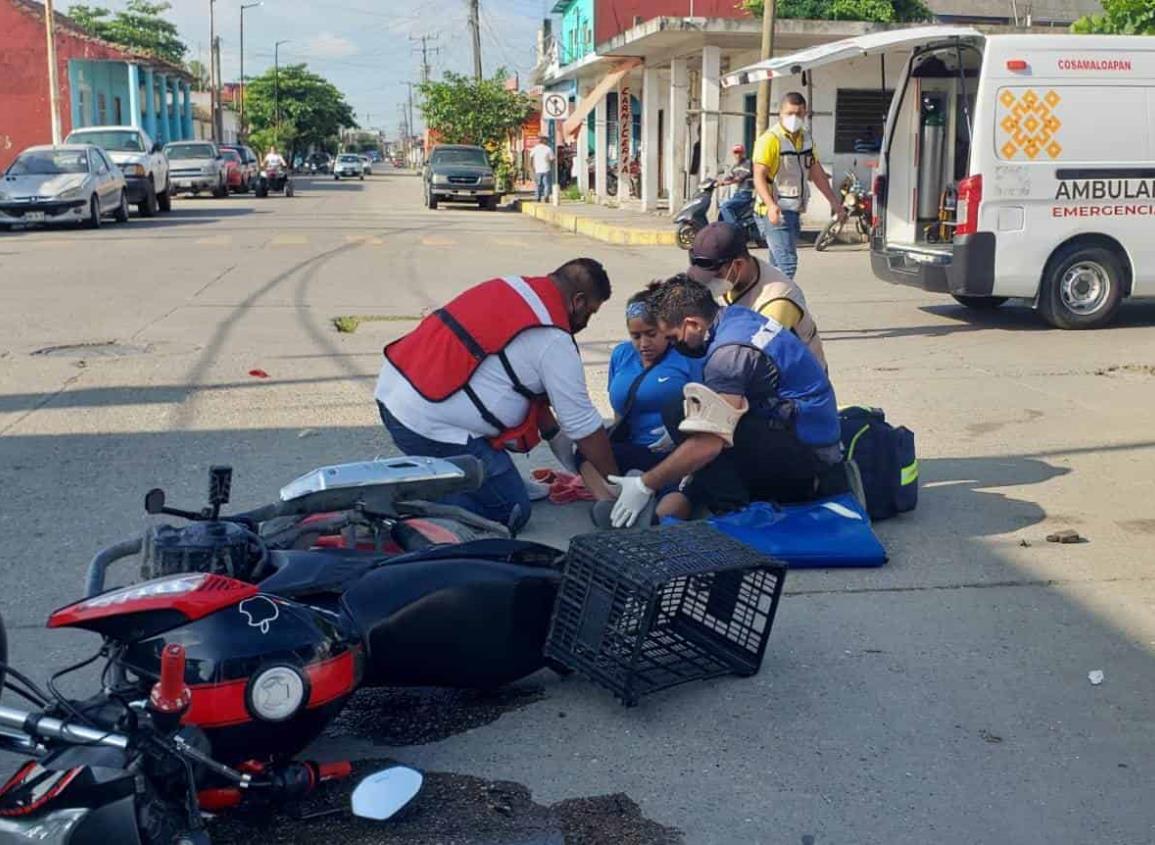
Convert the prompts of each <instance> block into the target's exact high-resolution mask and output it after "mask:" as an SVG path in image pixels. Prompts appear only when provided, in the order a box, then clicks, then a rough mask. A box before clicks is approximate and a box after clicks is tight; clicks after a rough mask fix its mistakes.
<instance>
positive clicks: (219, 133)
mask: <svg viewBox="0 0 1155 845" xmlns="http://www.w3.org/2000/svg"><path fill="white" fill-rule="evenodd" d="M212 59H213V68H214V69H215V70H216V74H217V85H218V86H222V87H223V83H222V82H221V37H220V36H219V35H218V36H217V37H216V38H215V39H214V40H213V55H212ZM224 110H225V107H224V103H222V102H221V91H220V87H218V89H217V108H216V112H214V113H213V133H214V135H215V137H216V139H217V143H218V144H220V143H223V142H224V140H225V114H224Z"/></svg>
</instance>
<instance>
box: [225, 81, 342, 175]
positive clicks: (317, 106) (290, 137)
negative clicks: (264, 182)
mask: <svg viewBox="0 0 1155 845" xmlns="http://www.w3.org/2000/svg"><path fill="white" fill-rule="evenodd" d="M278 85H279V87H280V121H279V122H278V120H277V90H278ZM245 120H246V121H247V122H248V124H249V126H250V127H252V131H251V132H250V133H249V140H250V141H251V142H252V145H253V146H254V147H255V148H258V149H260V150H261V151H262V152H264V151H265V150H267V149H268V148H269V145H270V144H276V146H277V149H278V150H280V151H281V153H282V154H283V155H285V157H286V158H288V159H289V160H290V161H291V160H292V158H293V157H294V156H295V155H296V153H297V151H298V150H301V151H304V150H306V149H308V147H310V146H311V145H316V146H318V147H323V148H325V149H329V150H332V149H336V139H337V134H338V131H339V130H340V129H341V128H342V127H350V128H352V127H356V126H357V121H356V120H355V119H354V117H353V109H352V108H351V107H350V106H349V104H348V103H346V102H345V97H344V95H343V94H342V93H341V92H340V91H339V90H338V89H337V87H336V86H335V85H333V83H331V82H329V80H327V79H325V78H324V77H323V76H319V75H318V74H315V73H313V72H312V71H310V70H309V69H308V67H307V66H305V65H304V64H299V65H287V66H285V67H282V68H281V69H280V74H279V83H278V74H277V72H276V69H273V68H271V69H269V70H267V71H266V72H265V73H263V74H261V75H260V76H258V77H255V78H253V79H250V80H249V81H248V83H247V84H246V85H245Z"/></svg>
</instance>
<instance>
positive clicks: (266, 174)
mask: <svg viewBox="0 0 1155 845" xmlns="http://www.w3.org/2000/svg"><path fill="white" fill-rule="evenodd" d="M270 191H272V192H274V193H278V194H280V193H283V194H284V195H285V196H287V197H291V196H292V195H293V177H292V176H291V175H290V174H289V171H288V170H286V169H285V168H283V167H266V168H263V169H262V170H261V175H260V176H259V177H258V178H257V187H256V194H257V196H258V197H262V198H263V197H267V196H268V195H269V192H270Z"/></svg>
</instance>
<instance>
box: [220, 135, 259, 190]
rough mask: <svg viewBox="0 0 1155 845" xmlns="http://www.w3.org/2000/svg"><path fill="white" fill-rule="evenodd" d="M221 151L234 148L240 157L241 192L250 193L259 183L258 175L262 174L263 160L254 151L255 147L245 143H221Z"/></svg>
mask: <svg viewBox="0 0 1155 845" xmlns="http://www.w3.org/2000/svg"><path fill="white" fill-rule="evenodd" d="M220 148H221V152H225V151H227V150H232V151H233V152H235V153H236V154H237V156H239V157H240V160H241V164H240V171H241V188H240V191H241V193H248V192H249V191H251V190H252V189H253V186H254V185H255V184H256V183H257V177H259V176H260V175H261V160H260V158H258V157H257V154H256V153H255V152H253V148H252V147H249V146H247V145H245V144H221V145H220Z"/></svg>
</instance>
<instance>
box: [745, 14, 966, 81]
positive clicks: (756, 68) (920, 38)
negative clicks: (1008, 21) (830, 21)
mask: <svg viewBox="0 0 1155 845" xmlns="http://www.w3.org/2000/svg"><path fill="white" fill-rule="evenodd" d="M951 38H982V33H981V32H979V31H978V30H977V29H974V28H973V27H969V26H915V27H908V28H905V29H893V30H889V31H887V32H872V33H870V34H869V35H859V36H856V37H854V38H844V39H842V40H841V41H832V42H831V43H829V44H819V45H817V46H815V47H810V48H809V49H806V50H799V51H798V52H797V53H791V54H790V55H788V56H775V57H774V58H772V59H766V60H765V61H762V62H758V63H757V64H753V65H749V66H747V67H744V68H741V69H740V70H736V71H734V72H732V73H728V74H726V75H725V76H724V77H722V86H723V87H725V88H730V87H732V86H734V85H750V84H752V83H755V82H763V81H765V80H767V79H778V78H780V77H783V76H794V75H796V74H799V73H802V72H803V71H806V70H811V69H812V68H816V67H822V66H823V65H829V64H833V63H834V62H840V61H843V60H845V59H854V58H857V57H859V56H870V55H875V54H877V53H885V52H886V51H888V50H894V49H898V50H911V49H913V48H915V47H919V46H922V45H924V44H929V43H931V42H934V41H945V40H948V39H951Z"/></svg>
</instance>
